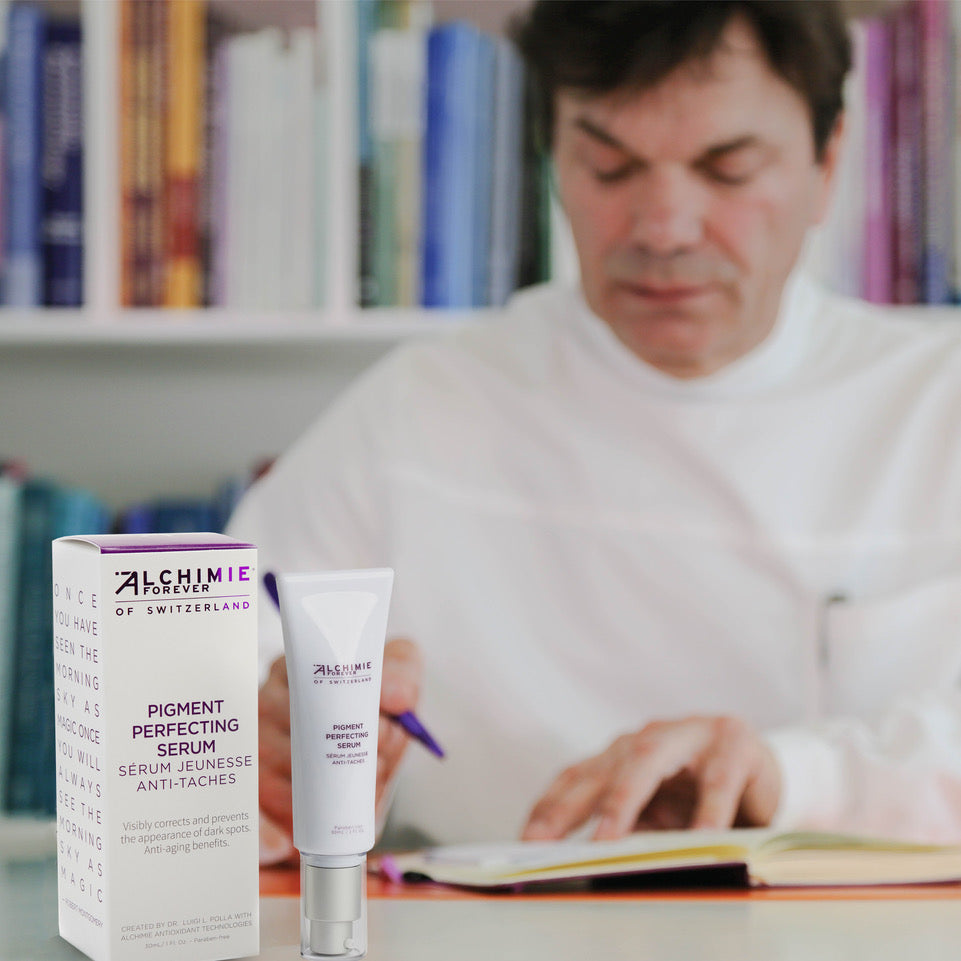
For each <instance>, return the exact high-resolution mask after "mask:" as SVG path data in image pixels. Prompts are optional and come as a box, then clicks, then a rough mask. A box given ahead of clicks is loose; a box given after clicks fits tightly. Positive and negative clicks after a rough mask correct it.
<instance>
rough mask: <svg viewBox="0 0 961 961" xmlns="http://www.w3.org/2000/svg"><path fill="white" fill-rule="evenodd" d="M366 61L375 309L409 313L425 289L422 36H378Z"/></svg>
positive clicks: (385, 32)
mask: <svg viewBox="0 0 961 961" xmlns="http://www.w3.org/2000/svg"><path fill="white" fill-rule="evenodd" d="M369 57H370V75H371V81H370V86H371V138H372V141H373V157H372V169H373V198H374V216H373V223H372V225H371V229H372V232H373V241H372V244H373V254H372V256H373V267H372V270H373V275H374V278H375V290H376V303H377V304H378V305H379V306H382V307H395V306H404V307H410V306H414V305H415V304H416V303H418V301H419V296H418V293H419V286H420V285H419V282H418V274H419V264H420V198H421V164H420V155H421V150H422V142H423V130H424V60H425V41H424V32H423V31H422V30H421V29H419V28H407V29H395V28H383V29H380V30H378V31H377V32H376V33H375V34H374V36H373V37H372V38H371V41H370V53H369Z"/></svg>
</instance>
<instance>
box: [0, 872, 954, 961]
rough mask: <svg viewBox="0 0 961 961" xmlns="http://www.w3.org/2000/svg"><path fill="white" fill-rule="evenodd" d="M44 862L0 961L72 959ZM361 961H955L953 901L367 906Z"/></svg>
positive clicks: (647, 900)
mask: <svg viewBox="0 0 961 961" xmlns="http://www.w3.org/2000/svg"><path fill="white" fill-rule="evenodd" d="M55 866H56V865H55V861H54V860H53V859H51V858H46V859H44V860H39V861H38V860H32V861H22V862H11V861H9V860H6V861H4V860H2V859H0V961H28V959H29V961H33V959H41V961H47V959H80V958H83V957H84V955H82V954H81V953H80V952H79V951H77V950H76V949H75V948H73V947H72V946H71V945H69V944H67V943H66V942H64V941H62V940H61V939H60V938H59V937H58V936H57V933H56V932H57V880H56V870H55ZM298 912H299V902H298V900H297V899H296V898H294V897H264V898H261V954H260V955H259V956H260V957H261V958H263V959H270V961H280V959H284V961H297V959H298V958H299V947H298V937H299V934H298V931H299V928H298V924H299V920H298ZM368 957H369V958H370V961H414V959H417V961H440V959H445V961H446V959H455V961H513V959H517V961H521V959H523V961H566V959H570V961H594V959H598V961H608V959H611V961H620V959H624V961H661V959H664V961H941V959H944V961H958V959H959V958H961V897H951V898H945V897H943V896H938V895H937V894H936V893H934V892H932V896H931V897H930V898H929V899H927V898H925V899H918V898H916V897H915V898H911V899H906V900H852V899H843V900H830V899H824V900H771V899H763V898H762V899H759V898H754V897H743V898H729V899H712V900H704V899H703V898H691V899H686V898H671V899H668V900H665V899H662V898H661V899H659V898H652V897H650V896H645V895H644V894H638V895H636V896H631V897H623V896H621V897H618V898H605V897H599V898H590V897H584V898H575V899H572V898H570V897H565V898H561V899H553V900H546V899H532V898H525V897H523V896H512V895H501V896H490V897H484V898H476V899H474V898H472V899H461V900H442V899H433V900H430V899H427V900H420V899H413V898H376V897H375V898H371V900H370V902H369V954H368Z"/></svg>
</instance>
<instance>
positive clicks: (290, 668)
mask: <svg viewBox="0 0 961 961" xmlns="http://www.w3.org/2000/svg"><path fill="white" fill-rule="evenodd" d="M393 581H394V572H393V571H392V570H390V569H388V568H381V569H375V570H359V571H325V572H318V573H303V574H279V575H278V576H277V592H278V594H279V597H280V615H281V623H282V625H283V631H284V649H285V653H286V657H287V679H288V684H289V686H290V750H291V775H292V777H291V779H292V782H293V807H294V810H293V814H294V845H295V846H296V847H297V849H298V850H299V851H300V873H301V879H300V880H301V885H300V890H301V944H300V953H301V955H302V956H303V957H305V958H331V957H339V958H362V957H363V956H364V955H365V954H366V953H367V897H366V882H365V878H366V871H365V868H366V861H367V852H368V851H369V850H370V849H371V848H372V847H373V846H374V839H375V835H374V832H375V827H374V824H375V822H374V798H375V790H376V779H377V725H378V721H379V716H380V682H381V672H382V668H383V660H384V634H385V632H386V629H387V611H388V608H389V605H390V592H391V588H392V586H393Z"/></svg>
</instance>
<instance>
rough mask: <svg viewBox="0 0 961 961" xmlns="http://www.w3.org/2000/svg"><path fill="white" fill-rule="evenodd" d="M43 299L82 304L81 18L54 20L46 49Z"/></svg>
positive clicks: (51, 304)
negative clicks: (75, 20) (72, 20)
mask: <svg viewBox="0 0 961 961" xmlns="http://www.w3.org/2000/svg"><path fill="white" fill-rule="evenodd" d="M43 69H44V81H43V162H42V173H43V224H42V232H43V257H44V298H43V299H44V303H45V304H46V305H47V306H48V307H80V306H82V305H83V94H82V91H83V82H82V80H83V65H82V45H81V32H80V24H79V23H70V22H60V21H51V22H50V24H49V26H48V27H47V34H46V43H45V44H44V54H43Z"/></svg>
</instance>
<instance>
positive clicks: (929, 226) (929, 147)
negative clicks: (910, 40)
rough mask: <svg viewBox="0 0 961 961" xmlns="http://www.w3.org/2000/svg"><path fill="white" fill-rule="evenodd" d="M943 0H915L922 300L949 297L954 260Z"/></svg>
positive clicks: (949, 62)
mask: <svg viewBox="0 0 961 961" xmlns="http://www.w3.org/2000/svg"><path fill="white" fill-rule="evenodd" d="M948 7H949V5H948V2H947V0H918V4H917V8H918V10H917V12H918V22H919V48H920V80H919V83H920V97H921V108H922V124H923V135H924V137H923V143H922V151H921V157H922V170H921V184H922V204H923V206H922V213H923V218H922V226H921V235H922V240H921V291H920V293H921V300H922V302H924V303H928V304H947V303H949V302H950V301H951V294H952V291H951V265H952V262H953V260H954V250H953V245H954V225H953V223H952V220H951V218H952V216H953V212H954V197H953V186H954V185H953V178H952V170H951V165H952V159H953V158H952V150H953V146H954V145H953V137H952V129H953V126H954V123H955V119H954V117H955V114H954V104H953V103H952V96H953V92H954V91H953V85H954V80H953V77H952V68H953V67H954V63H953V51H952V36H951V16H950V11H949V9H948Z"/></svg>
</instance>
